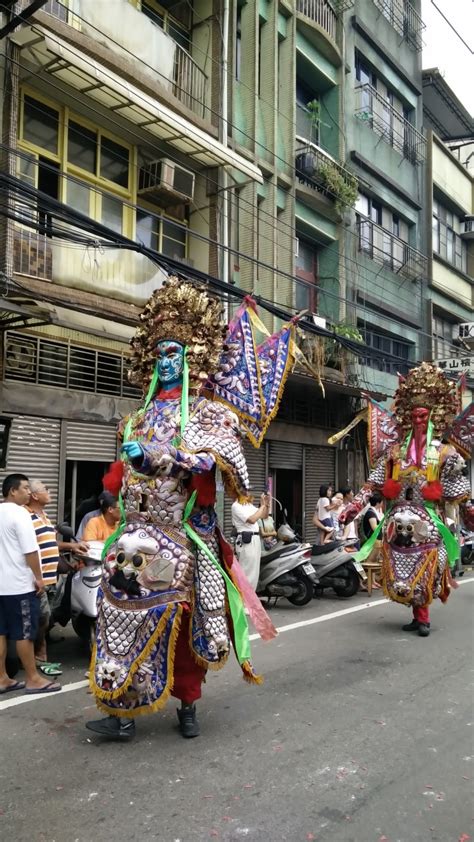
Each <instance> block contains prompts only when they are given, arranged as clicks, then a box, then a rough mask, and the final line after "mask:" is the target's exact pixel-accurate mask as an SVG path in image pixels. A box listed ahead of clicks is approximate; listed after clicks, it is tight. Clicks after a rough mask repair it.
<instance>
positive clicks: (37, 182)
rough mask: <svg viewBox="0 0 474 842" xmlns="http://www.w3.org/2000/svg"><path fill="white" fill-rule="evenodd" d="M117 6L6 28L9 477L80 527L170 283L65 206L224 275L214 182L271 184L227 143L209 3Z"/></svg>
mask: <svg viewBox="0 0 474 842" xmlns="http://www.w3.org/2000/svg"><path fill="white" fill-rule="evenodd" d="M111 5H112V4H109V3H96V2H93V0H70V2H64V3H61V2H57V0H47V2H45V3H44V4H43V5H42V7H41V8H39V9H37V11H36V12H35V13H34V14H32V15H31V14H30V12H31V10H29V6H30V4H29V3H28V2H24V1H23V0H22V2H19V3H9V4H8V3H7V4H4V7H3V8H4V13H3V15H2V17H1V18H0V20H1V27H2V36H3V38H2V41H1V44H2V50H3V53H4V64H3V67H4V69H3V73H4V78H3V80H2V81H3V82H4V85H3V89H4V90H5V91H6V96H5V98H4V101H3V110H2V171H3V172H4V173H5V174H6V175H8V176H9V177H10V178H11V179H13V181H12V182H11V183H10V185H9V186H8V185H7V186H5V185H6V182H5V181H4V185H3V191H2V197H3V198H2V215H1V217H0V226H1V229H0V268H1V271H2V278H3V280H4V289H2V293H3V295H2V303H1V306H0V310H1V312H2V318H1V324H2V366H1V382H0V405H1V416H2V428H3V431H4V438H5V437H6V433H7V432H8V447H7V448H4V453H3V464H2V466H1V468H0V471H1V473H3V474H4V473H5V472H7V471H12V470H26V471H28V473H29V474H30V475H31V476H39V477H40V478H41V479H44V480H45V481H46V482H47V483H48V485H49V486H50V488H51V490H52V492H53V504H52V507H51V515H52V516H53V517H54V518H55V517H56V516H58V517H62V516H63V515H66V516H68V517H71V518H72V521H73V525H74V512H75V510H76V508H77V505H78V503H79V502H80V500H81V499H82V498H84V497H87V496H89V495H90V494H91V493H92V492H93V491H95V490H97V489H98V490H100V487H101V482H100V480H101V476H102V474H103V471H104V468H105V466H106V465H107V464H108V463H109V462H110V461H112V460H113V459H114V458H115V456H116V435H115V429H116V424H117V421H118V420H119V419H120V418H121V417H123V415H125V414H126V413H127V412H129V411H130V410H131V409H132V408H133V407H134V406H136V403H137V400H138V398H139V395H138V394H137V392H136V390H135V389H133V388H132V387H131V386H130V385H129V384H128V383H127V380H126V353H127V343H128V339H129V338H130V336H131V335H132V333H133V330H134V327H135V325H136V323H137V318H138V315H139V313H140V310H141V307H142V305H143V303H144V302H145V301H146V299H147V298H148V296H149V295H150V293H151V292H152V290H153V289H155V288H156V286H158V285H159V284H160V283H161V282H162V279H163V277H164V275H163V272H162V270H161V269H160V268H159V267H157V265H156V264H155V263H154V262H153V261H151V260H149V259H148V258H147V257H145V256H144V255H143V254H140V253H138V252H133V251H129V250H127V249H122V248H119V247H117V248H116V247H113V245H112V244H110V243H107V241H106V240H101V238H99V237H98V238H97V239H94V238H91V236H90V235H88V234H87V232H84V231H82V230H81V226H80V224H79V223H78V222H75V223H71V222H70V220H69V219H68V215H67V214H68V211H71V210H72V211H74V212H76V213H80V214H82V217H83V219H84V220H93V221H94V222H95V223H101V224H103V225H104V226H106V227H107V229H109V230H112V231H113V232H116V234H117V236H118V237H126V238H129V239H132V240H135V241H137V242H140V243H142V244H143V245H144V246H146V247H150V248H153V249H156V250H157V251H159V252H161V254H162V255H163V256H164V257H165V258H166V257H170V258H175V259H178V260H181V261H184V262H188V263H189V264H190V265H194V266H195V267H196V268H198V269H200V270H202V271H204V272H212V273H213V274H216V268H217V267H218V264H219V260H220V255H219V251H218V248H217V245H216V242H217V239H218V234H219V219H220V211H219V191H218V185H219V179H220V177H221V176H220V174H221V172H222V170H223V168H224V167H225V168H226V169H227V171H228V172H229V173H230V174H233V173H239V175H240V176H241V177H243V178H246V179H248V180H249V181H253V180H255V181H260V180H261V174H260V172H259V169H258V167H256V166H254V165H253V164H252V163H251V162H249V161H248V159H246V158H245V157H242V156H240V155H238V154H236V153H235V152H234V151H233V150H232V149H231V148H229V147H228V145H227V144H226V142H225V135H223V131H222V125H221V122H222V121H221V120H220V116H219V115H220V103H221V96H222V78H223V77H222V66H223V65H222V62H223V47H222V41H221V39H220V35H219V32H220V21H218V20H217V19H216V15H215V14H214V6H213V3H212V2H208V0H202V2H201V0H197V2H195V3H194V4H193V8H192V10H191V7H190V4H187V3H181V4H173V5H172V4H170V3H167V2H166V0H165V2H164V3H158V2H155V0H130V2H129V0H114V3H113V7H114V13H113V14H111V13H110V7H111ZM171 5H172V8H171ZM224 57H225V53H224ZM17 179H18V180H19V181H16V180H17ZM7 189H8V190H9V192H7ZM38 191H39V192H38ZM57 202H60V203H61V207H62V208H63V210H61V211H57V207H58V206H57V205H56V204H55V203H57ZM58 220H59V222H58ZM61 220H62V221H61ZM31 222H33V223H34V225H33V227H32V225H31V224H29V223H31ZM58 225H59V227H60V228H61V226H62V230H61V232H60V233H59V234H58Z"/></svg>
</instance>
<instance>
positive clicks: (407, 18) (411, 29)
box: [374, 0, 426, 52]
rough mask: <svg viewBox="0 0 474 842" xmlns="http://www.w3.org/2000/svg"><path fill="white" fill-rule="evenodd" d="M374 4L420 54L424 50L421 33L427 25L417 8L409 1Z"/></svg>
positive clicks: (380, 1) (383, 1)
mask: <svg viewBox="0 0 474 842" xmlns="http://www.w3.org/2000/svg"><path fill="white" fill-rule="evenodd" d="M374 3H375V5H376V6H377V8H378V9H380V11H381V12H382V14H383V16H384V17H385V18H387V20H388V21H390V23H391V25H392V26H393V28H394V29H395V30H396V32H398V34H399V35H401V36H402V38H405V39H406V41H407V43H408V44H409V45H410V47H411V48H412V49H413V50H416V52H419V51H420V50H421V49H422V48H423V38H422V34H421V33H422V32H423V30H424V29H426V24H424V23H423V21H422V19H421V17H420V15H419V14H418V12H417V11H416V9H415V7H414V6H413V5H412V4H411V3H409V2H408V0H374Z"/></svg>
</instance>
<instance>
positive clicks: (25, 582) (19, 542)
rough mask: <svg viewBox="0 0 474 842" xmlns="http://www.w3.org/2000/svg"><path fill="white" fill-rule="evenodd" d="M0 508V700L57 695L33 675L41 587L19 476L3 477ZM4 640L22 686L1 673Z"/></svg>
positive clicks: (26, 489)
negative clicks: (12, 645)
mask: <svg viewBox="0 0 474 842" xmlns="http://www.w3.org/2000/svg"><path fill="white" fill-rule="evenodd" d="M2 492H3V497H4V502H3V503H2V504H1V505H0V695H3V694H4V693H9V692H10V691H12V690H23V689H25V688H26V689H25V693H29V694H33V693H52V692H54V691H56V690H60V689H61V685H60V684H57V683H55V682H54V681H47V680H45V679H44V678H43V676H42V675H40V673H39V672H38V671H37V669H36V664H35V653H34V640H35V639H36V636H37V634H38V623H39V616H40V601H39V599H38V596H39V594H40V593H41V592H42V591H43V588H44V582H43V578H42V573H41V563H40V557H39V552H38V544H37V541H36V533H35V530H34V527H33V523H32V521H31V516H30V514H29V513H28V512H27V511H26V509H24V508H23V507H24V506H25V505H26V503H28V500H29V498H30V484H29V481H28V477H26V476H25V475H24V474H9V476H7V477H5V479H4V481H3V487H2ZM7 640H15V641H16V649H17V653H18V657H19V658H20V660H21V662H22V664H23V668H24V670H25V673H26V682H24V681H14V680H13V679H11V678H9V676H8V674H7V671H6V656H7Z"/></svg>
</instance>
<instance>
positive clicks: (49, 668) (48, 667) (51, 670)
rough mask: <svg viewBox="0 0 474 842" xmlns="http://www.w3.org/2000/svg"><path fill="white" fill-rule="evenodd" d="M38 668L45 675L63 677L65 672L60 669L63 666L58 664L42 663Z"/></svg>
mask: <svg viewBox="0 0 474 842" xmlns="http://www.w3.org/2000/svg"><path fill="white" fill-rule="evenodd" d="M36 666H37V667H38V669H39V670H40V672H42V673H43V675H62V674H63V671H62V670H61V669H59V667H60V666H61V664H56V663H49V662H48V661H42V662H41V663H37V664H36Z"/></svg>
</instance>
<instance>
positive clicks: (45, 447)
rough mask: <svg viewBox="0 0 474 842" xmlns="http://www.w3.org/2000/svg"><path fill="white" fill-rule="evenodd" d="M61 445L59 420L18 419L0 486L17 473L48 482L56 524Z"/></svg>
mask: <svg viewBox="0 0 474 842" xmlns="http://www.w3.org/2000/svg"><path fill="white" fill-rule="evenodd" d="M60 445H61V421H60V420H59V419H56V418H38V417H36V416H34V415H15V416H13V417H12V425H11V427H10V436H9V439H8V451H7V463H6V467H5V468H4V469H2V471H0V482H3V480H4V479H5V477H6V476H7V474H12V473H17V472H18V473H21V474H26V476H27V477H29V479H39V480H41V481H42V482H44V483H45V485H47V486H48V488H49V491H50V493H51V503H50V505H49V506H48V507H47V513H48V515H49V517H50V518H51V520H52V522H53V523H56V520H57V516H58V488H59V461H60Z"/></svg>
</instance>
